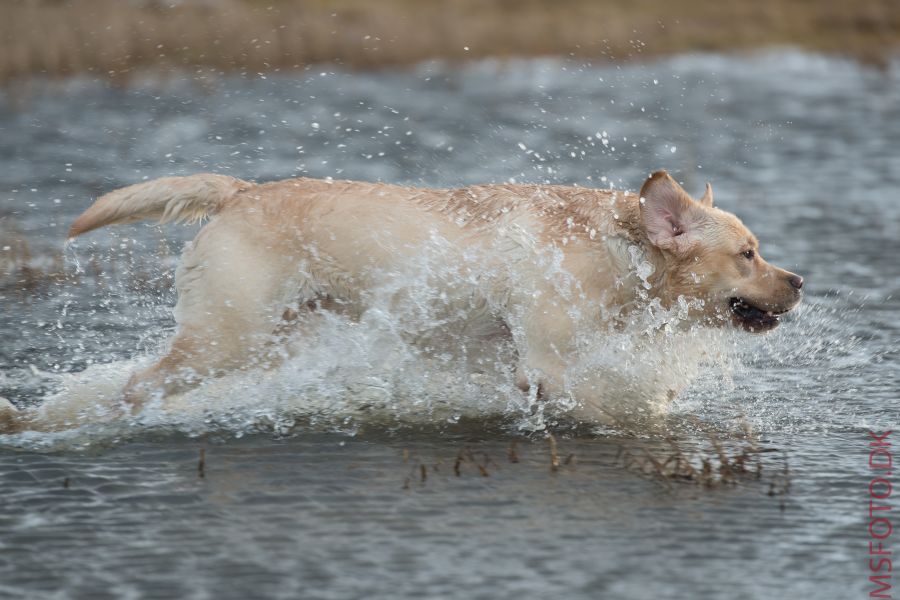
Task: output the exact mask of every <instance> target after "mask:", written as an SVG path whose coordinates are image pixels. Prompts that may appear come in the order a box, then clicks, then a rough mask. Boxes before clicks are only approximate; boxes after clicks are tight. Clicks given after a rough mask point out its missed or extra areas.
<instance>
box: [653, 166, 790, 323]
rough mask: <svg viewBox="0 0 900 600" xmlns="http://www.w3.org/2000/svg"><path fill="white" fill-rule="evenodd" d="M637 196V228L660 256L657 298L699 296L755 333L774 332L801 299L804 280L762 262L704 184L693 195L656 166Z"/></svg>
mask: <svg viewBox="0 0 900 600" xmlns="http://www.w3.org/2000/svg"><path fill="white" fill-rule="evenodd" d="M640 195H641V198H640V203H641V204H640V211H641V221H642V226H643V228H644V231H645V233H646V234H647V238H648V239H649V241H650V243H651V244H653V245H654V246H656V247H657V248H658V249H659V250H661V251H662V255H663V260H664V261H665V276H664V277H663V278H662V280H661V282H660V284H661V286H662V289H661V290H660V291H661V294H662V295H663V296H665V297H667V298H669V299H675V298H677V297H678V296H684V297H686V298H698V299H701V300H703V302H704V309H703V312H704V313H705V314H706V315H707V316H708V317H710V318H712V319H713V320H716V321H719V322H722V321H726V320H730V321H732V322H734V323H735V324H737V325H740V326H741V327H743V328H744V329H746V330H748V331H754V332H759V331H768V330H770V329H774V328H775V327H777V326H778V316H779V315H781V314H784V313H786V312H788V311H789V310H791V309H792V308H794V307H795V306H797V304H799V303H800V298H801V297H802V292H801V291H800V290H801V288H802V287H803V278H802V277H800V276H799V275H795V274H794V273H790V272H788V271H785V270H784V269H779V268H778V267H776V266H774V265H770V264H769V263H767V262H766V261H765V260H763V258H762V256H761V255H760V252H759V242H757V240H756V237H755V236H754V235H753V234H752V233H751V232H750V230H749V229H747V228H746V227H745V226H744V224H743V223H741V221H740V220H739V219H738V218H737V217H735V216H734V215H732V214H731V213H727V212H725V211H722V210H719V209H718V208H714V207H713V198H712V188H711V187H710V185H709V184H707V185H706V193H705V194H704V195H703V198H701V199H700V200H694V199H693V198H691V197H690V196H689V195H688V194H687V192H685V191H684V189H682V187H681V186H680V185H678V183H677V182H676V181H675V180H674V179H672V178H671V177H670V176H669V174H668V173H666V172H665V171H657V172H656V173H654V174H653V175H651V176H650V178H649V179H648V180H647V181H646V182H645V183H644V185H643V187H642V188H641V193H640ZM723 317H725V318H723Z"/></svg>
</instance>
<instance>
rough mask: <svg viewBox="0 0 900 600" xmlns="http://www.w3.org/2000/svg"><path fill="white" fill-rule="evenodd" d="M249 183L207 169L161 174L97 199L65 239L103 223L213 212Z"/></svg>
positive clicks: (198, 216)
mask: <svg viewBox="0 0 900 600" xmlns="http://www.w3.org/2000/svg"><path fill="white" fill-rule="evenodd" d="M253 185H254V184H252V183H250V182H248V181H243V180H241V179H237V178H235V177H229V176H228V175H213V174H211V173H201V174H199V175H191V176H189V177H163V178H161V179H154V180H153V181H148V182H146V183H138V184H135V185H130V186H128V187H126V188H122V189H120V190H116V191H114V192H110V193H108V194H106V195H105V196H102V197H100V198H99V199H97V201H96V202H94V204H93V205H91V207H90V208H89V209H87V210H86V211H84V212H83V213H82V214H81V216H80V217H78V218H77V219H75V222H74V223H72V227H71V228H69V239H72V238H74V237H77V236H79V235H81V234H82V233H87V232H88V231H92V230H94V229H97V228H98V227H103V226H105V225H116V224H119V223H133V222H134V221H142V220H144V219H159V222H160V223H170V222H173V221H198V220H200V219H202V218H203V217H206V216H208V215H213V214H215V213H216V212H218V210H219V209H220V208H221V207H222V206H223V205H224V204H225V203H226V202H227V201H228V200H229V199H231V198H232V197H233V196H234V195H235V194H237V193H238V192H241V191H243V190H246V189H249V188H251V187H253Z"/></svg>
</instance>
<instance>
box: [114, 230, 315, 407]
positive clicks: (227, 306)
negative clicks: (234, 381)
mask: <svg viewBox="0 0 900 600" xmlns="http://www.w3.org/2000/svg"><path fill="white" fill-rule="evenodd" d="M217 225H219V223H212V224H210V226H208V227H207V229H205V230H204V231H202V232H201V234H200V235H199V236H198V237H197V239H196V241H195V243H194V245H193V247H192V248H191V249H189V250H188V251H187V252H185V255H184V257H183V258H182V262H181V264H180V265H179V268H178V271H177V273H176V285H177V288H178V295H179V298H178V304H177V305H176V307H175V320H176V322H177V323H178V330H177V333H176V335H175V338H174V339H173V340H172V342H171V345H170V347H169V350H168V352H167V353H166V355H165V356H163V357H162V358H161V359H160V360H159V361H158V362H156V364H154V365H152V366H150V367H149V368H147V369H144V370H143V371H140V372H138V373H136V374H135V375H133V376H132V378H131V380H130V381H129V382H128V384H127V385H126V387H125V390H124V392H123V398H124V400H125V402H126V403H127V404H130V405H131V408H132V410H135V411H136V410H138V409H140V407H141V406H142V405H143V403H144V402H145V401H146V400H147V399H148V398H151V397H153V396H154V395H159V396H162V397H165V396H168V395H170V394H174V393H177V392H182V391H186V390H188V389H190V388H192V387H195V386H196V385H198V384H199V383H200V382H201V381H202V380H203V379H204V378H208V377H212V376H215V375H217V374H219V373H221V372H224V371H228V370H233V369H237V368H243V367H250V366H256V365H265V362H266V352H267V350H268V349H269V346H270V342H271V339H272V333H273V331H274V330H275V328H276V327H277V325H278V323H279V321H280V319H281V315H282V312H283V310H284V306H285V303H286V301H287V299H288V298H290V297H291V295H292V292H293V291H295V290H296V286H297V283H296V279H295V278H292V277H291V275H292V273H291V268H290V266H291V265H290V263H289V262H288V261H287V260H286V259H284V258H283V257H282V256H280V255H279V253H278V252H276V251H273V250H272V249H270V248H267V247H265V246H262V245H260V244H258V243H256V242H255V241H251V240H247V239H245V238H244V237H243V236H242V231H241V230H240V229H239V228H237V229H236V228H234V227H231V226H226V227H216V226H217Z"/></svg>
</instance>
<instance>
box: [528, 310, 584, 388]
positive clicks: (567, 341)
mask: <svg viewBox="0 0 900 600" xmlns="http://www.w3.org/2000/svg"><path fill="white" fill-rule="evenodd" d="M522 331H523V333H524V335H523V338H522V339H521V341H520V344H519V365H518V367H517V369H516V385H517V386H518V387H519V389H521V390H522V391H525V392H529V393H530V391H531V389H532V388H534V387H536V388H537V390H536V394H537V398H538V399H539V400H545V399H549V398H559V397H562V396H564V395H567V393H568V386H567V384H566V368H567V366H568V362H569V358H570V356H571V354H572V352H573V349H574V335H575V324H574V322H573V320H572V317H571V316H570V315H569V314H568V312H567V310H566V309H565V308H564V307H563V306H562V305H560V304H558V303H556V302H552V301H550V302H543V303H536V304H535V305H534V306H532V307H530V308H529V309H528V310H526V311H525V314H524V318H523V323H522Z"/></svg>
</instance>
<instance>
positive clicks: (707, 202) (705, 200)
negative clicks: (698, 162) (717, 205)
mask: <svg viewBox="0 0 900 600" xmlns="http://www.w3.org/2000/svg"><path fill="white" fill-rule="evenodd" d="M698 202H699V203H700V204H702V205H703V206H705V207H706V208H712V205H713V195H712V185H711V184H710V183H709V182H708V181H707V182H706V191H705V192H703V197H702V198H700V200H698Z"/></svg>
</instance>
